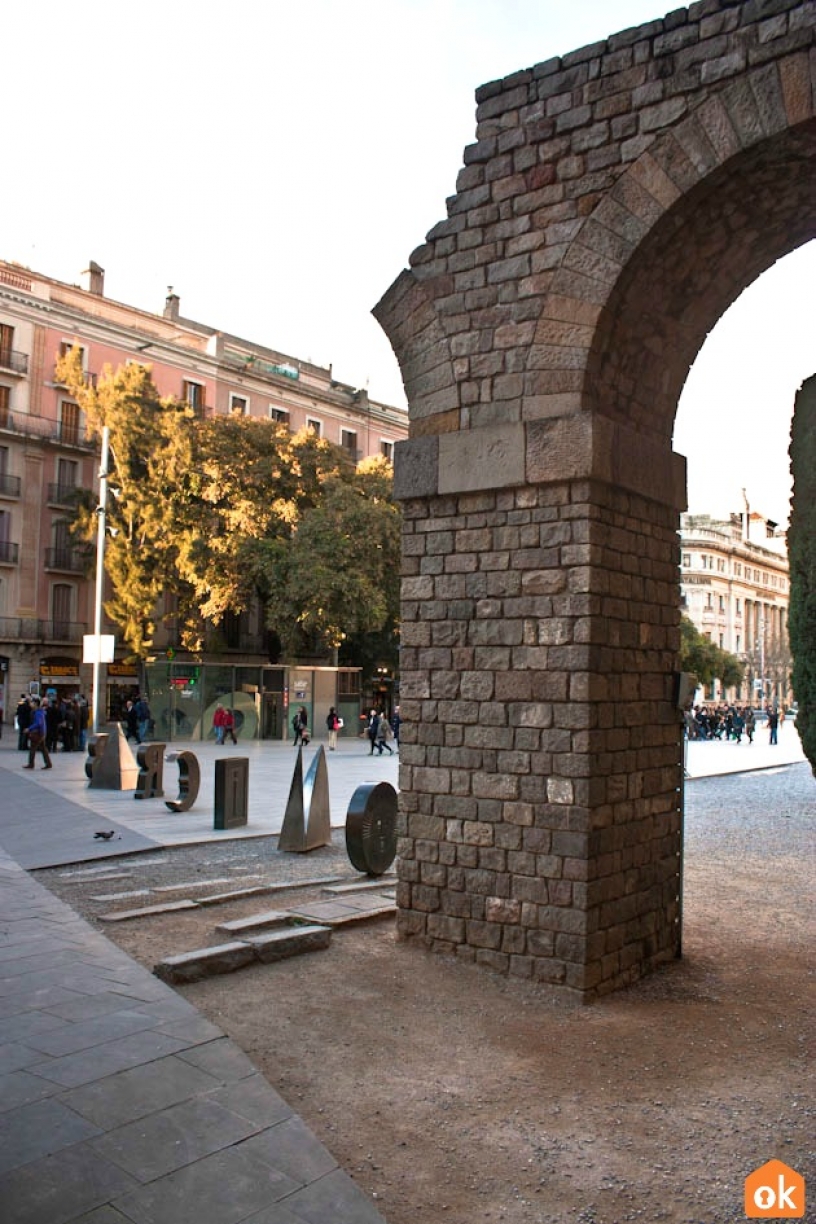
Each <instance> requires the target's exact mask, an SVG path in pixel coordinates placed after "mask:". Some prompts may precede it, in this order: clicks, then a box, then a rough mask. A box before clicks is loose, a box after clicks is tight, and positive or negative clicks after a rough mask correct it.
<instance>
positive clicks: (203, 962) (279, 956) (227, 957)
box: [153, 925, 331, 985]
mask: <svg viewBox="0 0 816 1224" xmlns="http://www.w3.org/2000/svg"><path fill="white" fill-rule="evenodd" d="M330 939H331V930H330V929H329V928H328V927H324V926H317V925H310V926H302V927H287V928H286V929H285V930H280V931H267V932H264V933H263V934H259V935H255V936H251V937H250V938H249V939H246V940H233V941H232V942H231V943H224V944H214V945H213V946H212V947H210V948H195V949H194V950H193V951H191V952H180V953H179V954H178V955H177V956H165V957H164V958H163V960H160V961H159V962H158V964H157V965H155V966H154V967H153V972H154V973H155V975H156V977H158V978H161V980H162V981H163V982H171V983H173V984H176V985H177V984H180V983H184V982H199V981H201V980H202V978H206V977H212V976H214V975H215V974H219V973H234V972H235V971H236V970H237V969H243V968H245V966H246V965H251V964H252V963H253V962H257V961H260V962H261V963H262V964H272V963H273V962H274V961H279V960H283V959H284V958H286V957H290V956H298V955H300V954H301V953H302V952H316V951H318V950H319V949H321V948H327V947H328V946H329V941H330Z"/></svg>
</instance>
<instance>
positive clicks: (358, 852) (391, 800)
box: [346, 782, 397, 876]
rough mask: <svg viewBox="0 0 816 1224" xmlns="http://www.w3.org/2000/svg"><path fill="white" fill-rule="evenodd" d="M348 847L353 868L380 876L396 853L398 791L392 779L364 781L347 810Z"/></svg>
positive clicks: (352, 797)
mask: <svg viewBox="0 0 816 1224" xmlns="http://www.w3.org/2000/svg"><path fill="white" fill-rule="evenodd" d="M346 850H347V852H348V856H349V858H350V859H351V863H352V866H353V867H356V868H357V870H358V871H364V872H365V873H366V875H370V876H379V875H383V874H384V872H386V871H387V870H388V868H389V867H390V866H391V864H392V863H393V861H394V859H395V858H396V854H397V792H396V791H395V790H394V787H393V786H392V785H391V784H390V782H365V783H363V785H362V786H358V787H357V789H356V791H355V792H354V794H353V795H352V796H351V802H350V803H349V806H348V812H347V813H346Z"/></svg>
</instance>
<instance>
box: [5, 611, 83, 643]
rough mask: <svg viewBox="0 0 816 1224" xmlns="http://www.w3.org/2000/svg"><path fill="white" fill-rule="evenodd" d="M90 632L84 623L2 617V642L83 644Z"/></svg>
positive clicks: (25, 617)
mask: <svg viewBox="0 0 816 1224" xmlns="http://www.w3.org/2000/svg"><path fill="white" fill-rule="evenodd" d="M89 632H90V628H89V626H88V625H86V624H85V623H84V622H82V621H64V620H38V619H37V618H36V617H34V616H0V641H2V642H81V641H82V638H83V636H84V634H86V633H89Z"/></svg>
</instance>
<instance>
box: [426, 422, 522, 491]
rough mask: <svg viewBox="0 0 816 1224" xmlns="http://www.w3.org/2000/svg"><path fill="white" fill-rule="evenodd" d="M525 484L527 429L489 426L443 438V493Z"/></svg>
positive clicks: (441, 464) (520, 426)
mask: <svg viewBox="0 0 816 1224" xmlns="http://www.w3.org/2000/svg"><path fill="white" fill-rule="evenodd" d="M523 483H524V428H523V426H522V425H521V424H520V423H517V424H515V425H512V424H508V425H502V426H485V427H484V428H482V429H475V430H471V431H469V432H463V433H459V434H456V435H448V434H445V435H443V436H442V437H440V438H439V492H440V493H443V494H444V493H462V492H473V491H476V490H479V489H496V488H506V487H509V486H512V485H520V484H523Z"/></svg>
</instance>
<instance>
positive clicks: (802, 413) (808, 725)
mask: <svg viewBox="0 0 816 1224" xmlns="http://www.w3.org/2000/svg"><path fill="white" fill-rule="evenodd" d="M789 453H790V459H791V474H792V475H793V498H792V500H791V517H790V525H789V527H788V559H789V562H790V610H789V613H788V633H789V637H790V644H791V651H792V653H793V692H794V695H795V697H796V700H797V702H798V704H799V713H798V715H797V718H796V725H797V727H798V729H799V735H800V738H801V740H802V747H803V748H804V751H805V756H806V757H807V759H808V760H809V761H810V765H811V768H812V769H813V773H814V775H816V375H814V376H813V377H812V378H808V379H807V380H806V381H805V382H804V383H803V384H802V386H801V387H800V389H799V394H798V395H797V397H796V409H795V412H794V416H793V428H792V430H791V444H790V452H789Z"/></svg>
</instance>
